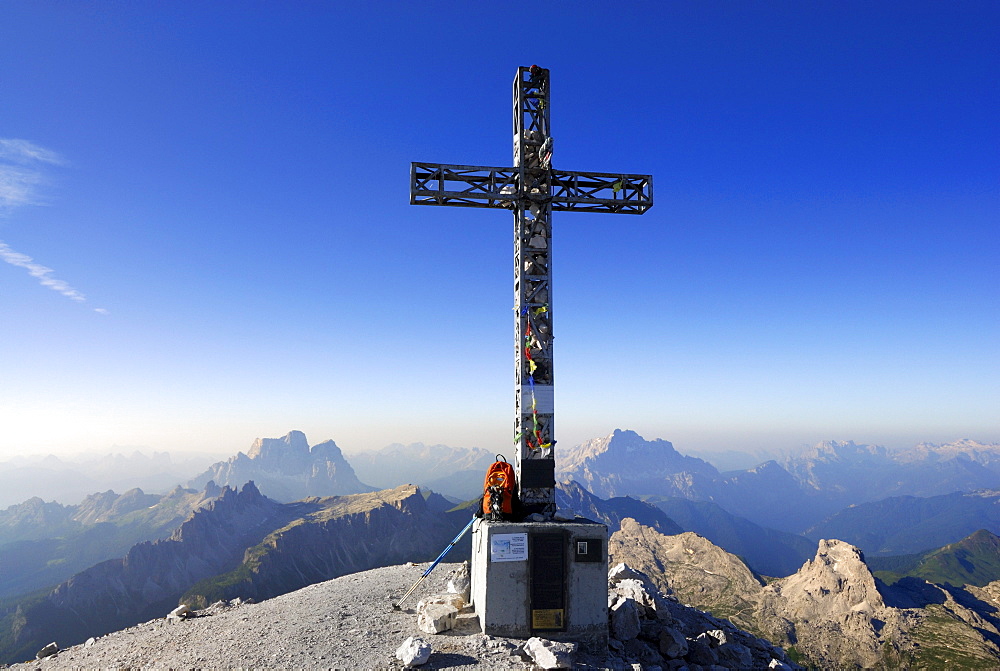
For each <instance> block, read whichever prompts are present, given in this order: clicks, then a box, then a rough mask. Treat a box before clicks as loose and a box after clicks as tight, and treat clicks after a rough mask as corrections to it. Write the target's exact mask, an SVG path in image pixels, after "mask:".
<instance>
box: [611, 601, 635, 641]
mask: <svg viewBox="0 0 1000 671" xmlns="http://www.w3.org/2000/svg"><path fill="white" fill-rule="evenodd" d="M641 628H642V627H641V625H640V623H639V605H638V604H637V603H636V602H635V600H634V599H628V598H626V597H619V598H618V600H617V601H616V602H615V604H614V605H613V606H612V607H611V635H612V636H614V637H615V638H617V639H618V640H619V641H630V640H632V639H633V638H635V637H636V636H638V635H639V632H640V631H641Z"/></svg>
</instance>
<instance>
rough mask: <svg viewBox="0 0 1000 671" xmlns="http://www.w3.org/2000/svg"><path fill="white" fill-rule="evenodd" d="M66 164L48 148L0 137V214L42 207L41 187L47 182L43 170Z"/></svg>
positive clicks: (25, 141)
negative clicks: (27, 207)
mask: <svg viewBox="0 0 1000 671" xmlns="http://www.w3.org/2000/svg"><path fill="white" fill-rule="evenodd" d="M65 164H66V160H65V159H64V158H63V157H62V156H60V155H59V154H57V153H56V152H54V151H51V150H49V149H46V148H45V147H39V146H38V145H36V144H33V143H31V142H28V141H27V140H17V139H7V138H0V211H7V212H9V211H10V210H13V209H15V208H18V207H23V206H25V205H41V204H42V201H41V199H40V197H39V187H40V186H42V185H43V184H45V182H46V179H45V172H44V168H45V167H46V166H50V165H65Z"/></svg>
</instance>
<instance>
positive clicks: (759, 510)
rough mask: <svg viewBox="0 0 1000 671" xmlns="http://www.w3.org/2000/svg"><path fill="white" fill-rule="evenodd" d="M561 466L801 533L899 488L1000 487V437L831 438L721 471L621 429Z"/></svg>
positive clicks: (927, 492) (624, 489) (610, 486)
mask: <svg viewBox="0 0 1000 671" xmlns="http://www.w3.org/2000/svg"><path fill="white" fill-rule="evenodd" d="M556 468H557V475H558V477H559V479H560V480H563V481H570V480H575V481H577V482H579V483H580V484H581V485H583V486H584V487H586V488H587V489H589V490H590V491H592V492H593V493H594V494H596V495H598V496H601V497H605V498H606V497H612V496H633V497H640V498H642V497H650V496H658V497H678V498H684V499H690V500H695V501H712V502H714V503H717V504H718V505H720V506H722V507H723V508H725V509H726V510H729V511H739V514H740V515H741V516H743V517H745V518H747V519H749V520H751V521H753V522H755V523H757V524H760V525H761V526H765V527H771V528H774V529H780V530H783V531H790V532H793V533H802V532H804V531H805V530H807V529H810V528H812V527H815V526H816V525H818V524H819V523H820V522H822V521H823V520H824V519H825V518H826V517H828V516H830V515H833V514H834V513H836V512H837V511H839V510H841V509H843V508H845V507H847V506H851V505H856V504H860V503H867V502H871V501H877V500H879V499H884V498H887V497H890V496H900V495H911V496H923V497H926V496H937V495H942V494H948V493H951V492H954V491H972V490H977V489H984V488H996V489H1000V444H991V445H986V444H981V443H976V442H973V441H959V442H956V443H949V444H947V445H932V444H927V443H925V444H921V445H918V446H917V447H915V448H913V449H912V450H906V451H902V452H895V453H893V452H889V451H887V450H886V449H885V448H882V447H878V446H870V445H857V444H855V443H853V442H851V441H847V442H837V441H827V442H823V443H820V444H818V445H816V446H815V447H814V448H812V449H811V450H810V451H808V452H806V453H804V454H801V455H798V456H795V457H790V458H787V459H785V460H784V461H783V462H782V463H778V462H777V461H769V462H765V463H764V464H761V465H759V466H756V467H754V468H751V469H747V470H743V471H730V472H727V473H721V472H719V471H718V470H717V469H716V468H715V467H714V466H712V465H711V464H710V463H708V462H707V461H704V460H702V459H697V458H695V457H687V456H684V455H682V454H680V453H679V452H677V450H675V449H674V447H673V445H671V444H670V443H669V442H667V441H665V440H653V441H647V440H645V439H643V438H642V437H641V436H639V435H638V434H636V433H635V432H633V431H621V430H615V431H614V432H613V433H611V434H609V435H608V436H605V437H604V438H599V439H595V440H591V441H588V442H586V443H583V444H581V445H578V446H576V447H572V448H569V449H567V450H565V451H564V452H563V453H561V454H560V455H559V458H558V459H557V460H556Z"/></svg>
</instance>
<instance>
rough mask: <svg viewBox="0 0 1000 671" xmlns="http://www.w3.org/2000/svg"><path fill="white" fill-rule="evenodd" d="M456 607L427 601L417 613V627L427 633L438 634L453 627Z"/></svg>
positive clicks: (456, 615)
mask: <svg viewBox="0 0 1000 671" xmlns="http://www.w3.org/2000/svg"><path fill="white" fill-rule="evenodd" d="M457 619H458V609H457V608H455V607H454V606H451V605H449V604H446V603H429V604H426V605H425V606H424V608H423V610H418V613H417V628H418V629H419V630H420V631H422V632H425V633H427V634H439V633H441V632H442V631H448V630H449V629H452V628H454V627H455V621H456V620H457Z"/></svg>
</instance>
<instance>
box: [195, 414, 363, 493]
mask: <svg viewBox="0 0 1000 671" xmlns="http://www.w3.org/2000/svg"><path fill="white" fill-rule="evenodd" d="M209 480H212V481H214V482H216V483H218V484H219V485H228V486H230V487H242V486H243V485H244V484H245V483H247V482H249V481H251V480H253V481H254V482H255V483H256V484H257V486H258V487H259V488H260V490H261V491H262V492H263V493H264V494H265V495H266V496H268V497H269V498H272V499H274V500H276V501H281V502H285V503H287V502H291V501H298V500H299V499H304V498H306V497H309V496H340V495H344V494H361V493H363V492H370V491H373V490H374V488H373V487H369V486H368V485H366V484H364V483H362V482H361V481H360V480H358V477H357V475H355V473H354V469H353V468H352V467H351V465H350V464H349V463H348V462H347V460H346V459H345V458H344V455H343V453H342V452H341V451H340V448H339V447H337V444H336V443H334V442H333V441H332V440H327V441H325V442H322V443H319V444H317V445H313V446H312V448H310V447H309V443H308V442H307V441H306V436H305V434H304V433H302V432H301V431H291V432H289V433H288V434H287V435H285V436H284V437H282V438H258V439H257V440H255V441H254V443H253V445H251V446H250V449H249V450H248V451H247V453H246V454H243V453H242V452H240V453H239V454H237V455H236V456H235V457H232V458H230V459H229V460H228V461H221V462H219V463H216V464H214V465H212V466H211V467H209V469H208V470H207V471H205V472H204V473H202V474H201V475H199V476H198V477H196V478H194V479H193V480H191V483H190V485H191V486H195V487H202V486H204V484H205V483H206V482H208V481H209Z"/></svg>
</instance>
